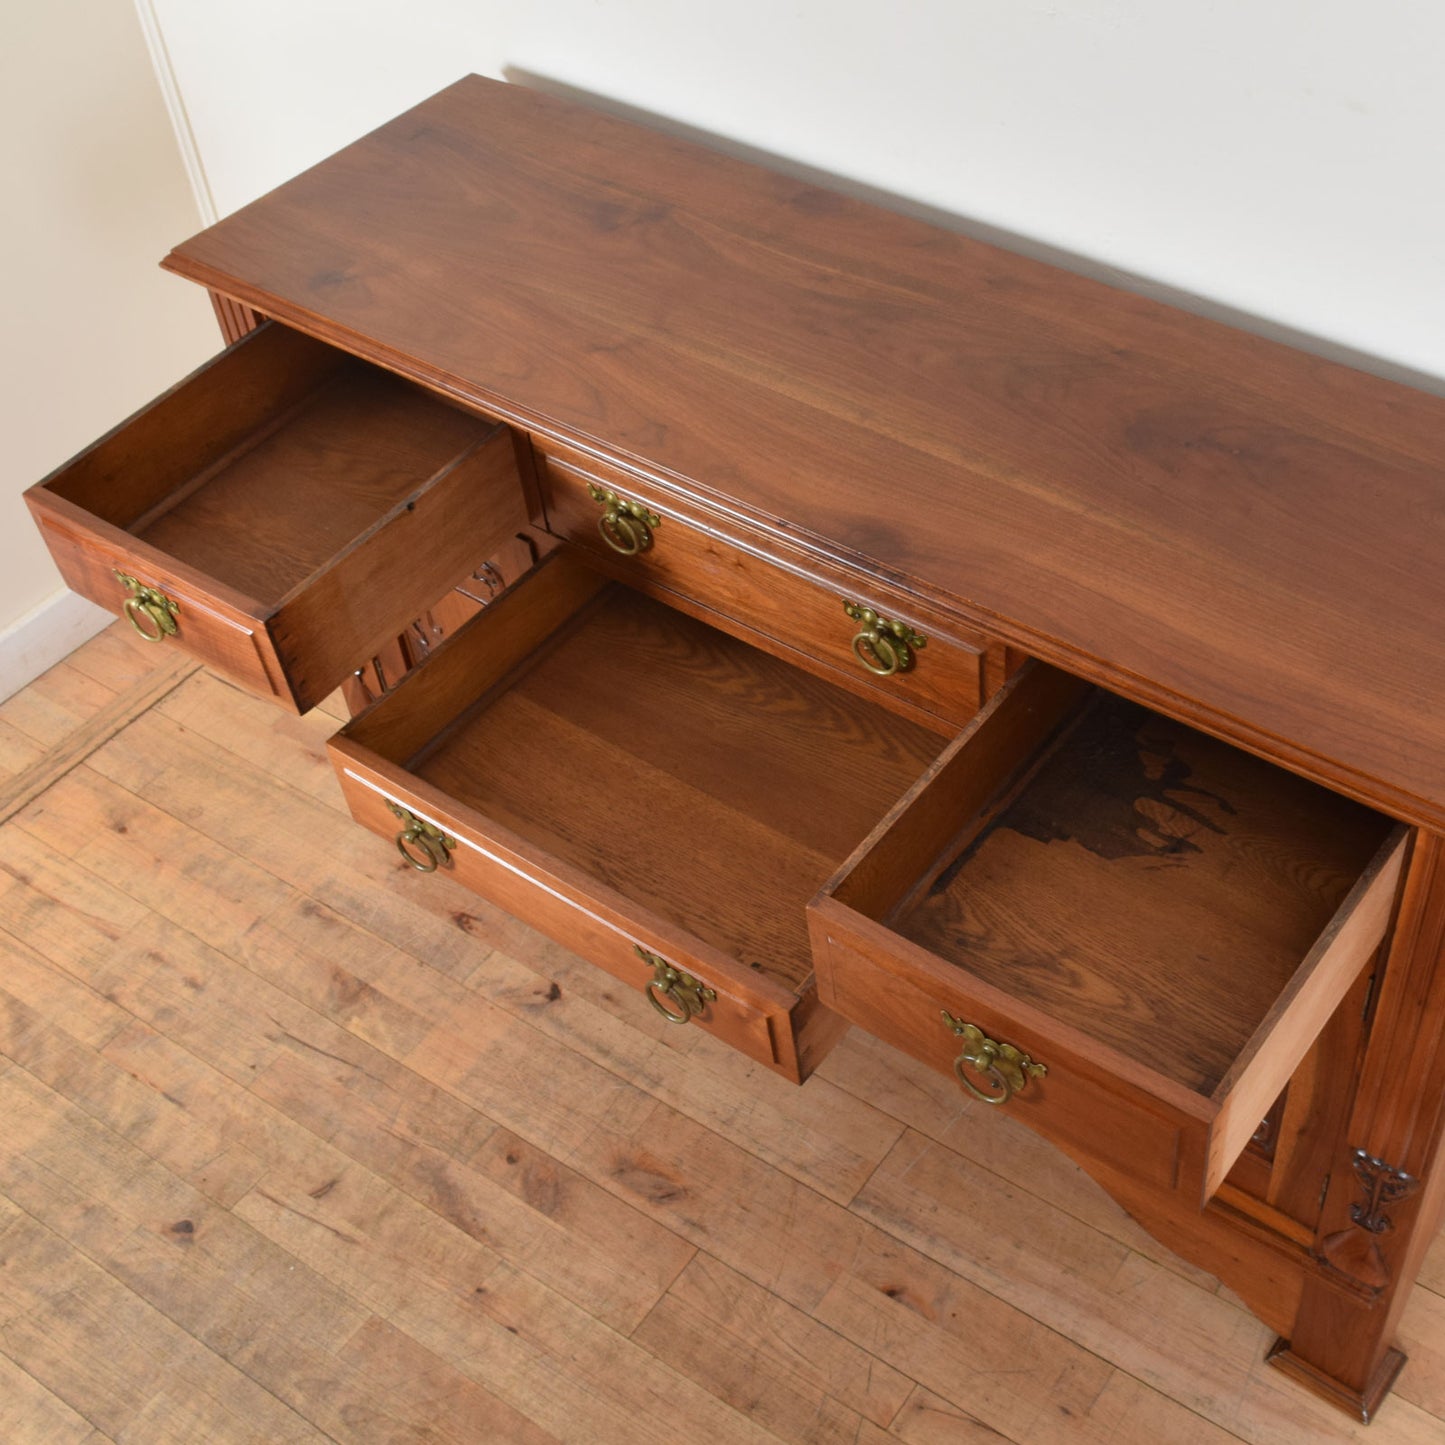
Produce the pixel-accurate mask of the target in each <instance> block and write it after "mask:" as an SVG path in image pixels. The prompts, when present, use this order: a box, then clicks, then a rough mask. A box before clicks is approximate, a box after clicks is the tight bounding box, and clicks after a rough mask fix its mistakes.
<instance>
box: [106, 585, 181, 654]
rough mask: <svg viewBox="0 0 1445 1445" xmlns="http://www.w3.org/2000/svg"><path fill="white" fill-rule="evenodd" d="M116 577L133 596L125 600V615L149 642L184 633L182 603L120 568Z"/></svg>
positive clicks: (160, 640) (162, 640) (161, 640)
mask: <svg viewBox="0 0 1445 1445" xmlns="http://www.w3.org/2000/svg"><path fill="white" fill-rule="evenodd" d="M115 575H116V579H117V580H118V581H119V582H120V584H121V586H122V587H124V588H125V590H126V592H127V593H128V594H129V595H128V596H127V597H126V599H125V608H124V611H125V615H126V617H127V618H129V620H130V625H131V626H132V627H134V628H135V630H136V631H137V632H138V633H139V634H140V635H141V636H142V637H144V638H145V640H146V641H147V642H164V641H165V640H166V638H168V637H174V636H175V635H176V633H177V632H179V631H180V624H179V623H178V622H177V621H176V617H177V615H178V614H179V613H180V610H181V606H180V603H178V602H175V601H172V599H171V598H169V597H167V596H166V594H165V593H164V592H160V591H158V590H157V589H156V588H154V587H147V586H146V585H145V583H144V582H142V581H140V580H139V579H138V578H136V577H132V576H130V575H129V574H127V573H125V572H122V571H121V570H120V569H119V568H116V569H115Z"/></svg>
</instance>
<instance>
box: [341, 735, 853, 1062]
mask: <svg viewBox="0 0 1445 1445" xmlns="http://www.w3.org/2000/svg"><path fill="white" fill-rule="evenodd" d="M332 753H333V761H334V763H335V765H336V769H337V774H338V776H339V778H340V781H341V788H342V792H343V793H344V795H345V797H346V802H347V806H348V807H349V808H350V810H351V814H352V817H354V818H355V819H356V821H357V822H359V823H360V824H362V825H363V826H364V827H366V828H368V829H370V830H371V831H372V832H373V833H376V834H378V835H379V836H380V837H382V838H385V839H387V840H388V842H389V843H390V844H392V845H393V846H396V845H397V842H398V840H399V839H400V838H401V835H402V834H403V833H404V832H405V831H406V829H407V827H408V824H407V823H406V822H405V821H403V820H400V819H399V818H398V817H397V815H396V813H395V812H394V811H393V808H392V806H391V805H392V804H395V805H396V806H399V807H401V808H404V809H406V810H407V812H408V813H410V814H411V815H412V816H413V817H414V818H420V819H422V820H424V821H425V822H427V823H429V824H431V825H433V826H434V827H436V828H437V829H439V830H440V831H441V832H442V833H444V834H445V835H446V837H447V838H448V839H449V840H451V843H452V844H453V845H454V846H451V847H450V848H449V849H448V850H447V857H446V860H445V862H444V863H442V864H441V866H440V868H439V869H438V870H437V871H438V872H441V873H444V874H445V875H447V876H450V877H452V878H454V879H455V880H456V881H457V882H458V883H461V884H462V885H463V886H464V887H466V888H469V889H471V890H472V892H474V893H477V894H479V895H480V896H481V897H483V898H485V899H487V901H488V902H490V903H494V904H495V905H496V906H497V907H499V908H501V909H504V910H505V911H506V912H507V913H510V914H511V915H512V916H513V917H515V918H520V919H521V920H522V921H523V922H525V923H528V924H530V925H532V926H533V927H534V928H537V929H539V930H540V931H541V932H543V933H545V934H547V935H548V936H549V937H551V938H554V939H556V940H557V942H559V943H561V944H564V945H565V946H566V947H568V948H570V949H572V950H574V951H575V952H577V953H579V954H581V955H582V956H583V957H584V958H586V959H587V960H588V961H589V962H591V963H594V964H596V965H598V966H599V967H601V968H604V969H606V970H607V972H608V973H610V974H612V975H613V976H614V977H615V978H618V979H620V980H621V981H622V982H623V983H625V984H627V985H629V986H630V987H632V988H634V989H637V990H638V991H639V993H641V994H642V995H643V997H640V998H639V999H638V1001H637V1007H638V1008H640V1009H647V1008H649V1007H651V1008H653V1009H656V1010H657V1012H658V1015H659V1017H661V1016H664V1014H665V1015H667V1016H670V1017H671V1018H672V1019H673V1021H674V1022H676V1023H677V1024H678V1026H679V1027H680V1026H683V1025H686V1026H690V1027H694V1028H699V1029H702V1030H703V1031H704V1032H706V1033H710V1034H712V1035H714V1036H715V1037H717V1038H719V1039H720V1040H722V1041H723V1042H724V1043H727V1044H729V1045H730V1046H731V1047H733V1048H735V1049H737V1050H739V1051H740V1052H741V1053H743V1054H746V1055H747V1056H748V1057H749V1058H752V1059H755V1060H756V1061H757V1062H758V1063H760V1064H765V1065H767V1066H768V1067H769V1068H772V1069H775V1070H777V1071H778V1072H780V1073H782V1074H784V1075H785V1076H787V1077H789V1078H793V1079H798V1078H799V1075H800V1058H799V1054H800V1049H799V1047H798V1044H797V1041H796V1040H795V1039H794V1037H793V1020H792V1017H791V1015H792V1013H793V1012H795V1011H796V1012H797V1013H798V1016H799V1020H800V1021H802V1020H803V1019H805V1018H807V1017H808V1016H809V1015H810V1014H811V1013H812V1012H813V1010H812V1008H811V999H802V1000H799V1002H798V1005H797V1007H796V1009H789V1008H787V1007H778V1006H776V1005H773V1006H769V1005H767V1004H763V1003H760V1002H759V1001H758V999H757V998H755V997H750V996H748V995H746V994H744V993H742V992H740V991H739V990H738V989H737V988H736V987H735V985H734V983H733V981H732V980H730V979H729V978H728V977H727V976H726V975H725V974H724V973H723V972H721V971H719V969H718V968H717V967H716V961H715V960H709V959H705V958H697V957H695V956H693V954H692V953H690V952H689V951H688V950H687V948H686V947H684V946H680V945H679V943H678V940H677V939H676V937H668V938H666V939H664V938H660V937H658V936H657V934H656V933H655V932H649V931H648V930H647V929H646V928H645V926H638V925H637V924H635V923H631V922H630V921H629V920H628V919H627V918H626V917H625V916H620V915H619V914H618V912H617V911H616V909H615V908H614V907H613V906H612V905H611V902H610V901H609V900H606V899H600V898H595V897H590V896H588V894H587V893H586V892H585V891H584V890H582V889H580V888H579V886H578V883H577V880H576V879H575V878H564V877H559V876H558V875H557V874H556V873H554V872H552V871H551V870H550V869H549V868H548V866H547V862H546V860H545V859H542V858H538V857H534V856H529V855H528V854H527V853H525V852H524V851H522V850H520V849H519V848H517V847H516V846H515V841H514V840H508V841H503V840H501V839H499V838H494V837H492V836H490V835H489V834H488V833H486V832H485V831H483V830H481V829H479V828H478V827H477V826H476V824H475V820H474V819H471V820H469V822H468V823H467V824H462V823H461V821H460V819H458V818H456V817H455V816H452V815H451V814H450V813H449V810H448V809H446V808H445V806H441V805H439V803H438V801H437V800H436V799H432V798H426V799H423V798H421V797H418V796H417V795H416V793H415V792H413V791H412V790H410V789H407V788H404V787H401V786H398V785H397V783H398V780H396V779H394V778H382V777H380V776H378V775H377V773H376V772H375V771H374V770H373V769H371V768H369V767H368V766H366V765H365V764H364V763H362V762H360V761H359V760H358V759H357V758H355V757H354V756H349V755H348V753H347V751H346V747H345V743H344V741H342V740H335V741H333V744H332ZM411 852H412V854H413V856H414V857H420V859H421V861H423V862H426V861H429V860H428V859H427V858H426V855H425V853H424V852H423V851H422V850H421V849H419V848H417V847H415V846H413V847H412V848H411ZM413 866H415V865H414V864H413ZM639 949H642V950H645V951H646V953H647V954H650V955H652V956H653V957H654V958H657V959H661V960H663V962H664V963H665V964H668V965H672V967H673V968H674V970H676V971H680V972H681V973H683V974H685V975H687V979H688V980H691V981H693V982H695V983H696V984H698V985H700V986H701V987H702V988H704V989H706V990H707V994H708V995H710V996H702V997H698V996H697V995H695V994H694V993H693V992H692V991H691V990H690V989H689V987H688V982H687V981H686V980H683V981H675V982H674V981H668V982H664V981H663V980H662V978H661V977H660V975H659V971H658V969H657V967H656V966H655V964H654V963H653V962H652V961H651V960H649V959H648V958H645V957H644V956H643V955H642V953H640V952H639ZM669 984H670V986H669ZM810 992H811V990H810ZM824 1022H825V1023H831V1020H825V1021H824ZM802 1062H803V1063H804V1064H806V1062H807V1060H806V1058H805V1059H804V1060H803V1061H802Z"/></svg>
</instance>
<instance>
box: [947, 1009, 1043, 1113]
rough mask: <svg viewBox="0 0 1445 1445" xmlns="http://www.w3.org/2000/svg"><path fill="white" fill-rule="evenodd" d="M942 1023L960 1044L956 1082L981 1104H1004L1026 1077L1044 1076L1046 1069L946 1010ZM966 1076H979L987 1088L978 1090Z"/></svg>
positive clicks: (954, 1065) (1039, 1077)
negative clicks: (980, 1100) (980, 1101)
mask: <svg viewBox="0 0 1445 1445" xmlns="http://www.w3.org/2000/svg"><path fill="white" fill-rule="evenodd" d="M943 1021H944V1023H945V1024H947V1025H948V1027H949V1028H950V1029H952V1030H953V1032H954V1034H956V1035H957V1036H958V1037H959V1038H960V1039H962V1040H963V1049H962V1051H961V1052H960V1053H959V1056H958V1057H957V1058H956V1059H955V1060H954V1061H953V1072H954V1073H955V1074H957V1075H958V1082H959V1083H960V1084H962V1085H963V1087H964V1088H965V1089H967V1090H968V1092H969V1093H970V1094H972V1095H973V1096H974V1098H976V1099H982V1100H983V1102H984V1103H985V1104H1007V1103H1008V1101H1009V1100H1010V1099H1012V1098H1013V1096H1014V1095H1015V1094H1017V1093H1019V1092H1020V1091H1021V1090H1022V1089H1023V1087H1024V1085H1025V1084H1027V1083H1028V1081H1029V1079H1030V1077H1032V1078H1036V1079H1041V1078H1043V1076H1044V1075H1045V1074H1047V1073H1048V1068H1047V1066H1045V1065H1044V1064H1036V1063H1035V1062H1034V1061H1033V1060H1032V1059H1031V1058H1030V1057H1029V1056H1028V1055H1027V1054H1026V1053H1024V1052H1022V1050H1020V1049H1016V1048H1015V1047H1014V1046H1013V1045H1012V1044H1000V1043H996V1042H995V1041H994V1040H993V1039H991V1038H989V1037H988V1036H987V1035H986V1034H985V1033H984V1031H983V1030H982V1029H981V1028H979V1026H978V1025H977V1024H966V1023H964V1022H963V1020H962V1019H956V1018H954V1016H953V1015H952V1014H951V1013H949V1012H948V1010H947V1009H944V1010H943ZM965 1069H967V1070H968V1071H969V1073H966V1072H965ZM970 1073H973V1074H978V1075H981V1076H982V1078H983V1080H984V1082H985V1083H986V1084H987V1085H988V1088H987V1089H981V1088H979V1086H978V1085H977V1084H975V1083H974V1081H973V1079H972V1078H971V1077H970V1076H969V1075H970Z"/></svg>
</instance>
